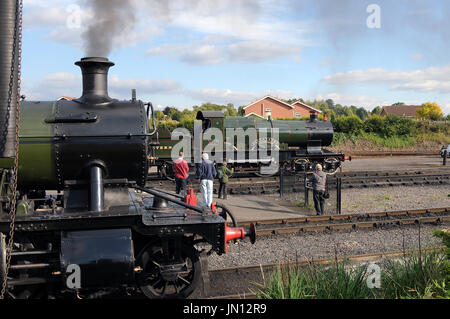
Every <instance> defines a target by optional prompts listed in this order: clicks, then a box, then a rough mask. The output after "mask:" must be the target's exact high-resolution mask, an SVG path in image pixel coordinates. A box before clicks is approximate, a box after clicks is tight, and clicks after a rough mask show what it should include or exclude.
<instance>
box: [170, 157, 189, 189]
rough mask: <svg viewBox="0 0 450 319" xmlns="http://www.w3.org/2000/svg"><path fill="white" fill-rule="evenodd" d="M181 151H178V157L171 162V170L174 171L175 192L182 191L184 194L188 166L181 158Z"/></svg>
mask: <svg viewBox="0 0 450 319" xmlns="http://www.w3.org/2000/svg"><path fill="white" fill-rule="evenodd" d="M183 155H184V154H183V152H180V157H179V158H177V159H176V160H175V161H174V162H173V170H174V172H175V185H176V192H177V194H179V193H180V191H183V193H182V195H183V196H185V195H186V184H187V178H188V174H189V166H188V164H187V163H186V161H185V160H184V159H183Z"/></svg>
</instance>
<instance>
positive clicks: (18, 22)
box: [0, 0, 23, 299]
mask: <svg viewBox="0 0 450 319" xmlns="http://www.w3.org/2000/svg"><path fill="white" fill-rule="evenodd" d="M22 11H23V0H17V2H16V19H15V24H14V38H13V50H12V57H11V74H10V77H9V91H8V113H7V114H9V111H10V110H11V102H12V99H13V96H12V95H13V87H14V67H15V63H16V50H17V53H18V54H17V55H18V56H17V94H16V97H15V98H16V99H17V104H16V117H15V120H16V123H15V124H16V125H15V141H14V166H13V171H12V176H11V179H12V182H11V184H10V189H11V192H12V199H11V204H10V218H11V221H10V224H9V239H8V244H7V247H6V267H5V271H4V274H3V276H2V277H3V281H2V290H1V292H0V299H4V297H5V293H6V290H7V285H8V272H9V268H10V266H11V253H12V248H13V244H14V223H15V219H16V200H17V173H18V166H19V165H18V164H19V128H20V123H19V121H20V84H21V64H22Z"/></svg>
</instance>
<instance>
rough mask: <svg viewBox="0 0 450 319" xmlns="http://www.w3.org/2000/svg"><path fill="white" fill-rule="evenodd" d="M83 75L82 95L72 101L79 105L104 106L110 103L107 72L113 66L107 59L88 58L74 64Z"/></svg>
mask: <svg viewBox="0 0 450 319" xmlns="http://www.w3.org/2000/svg"><path fill="white" fill-rule="evenodd" d="M75 64H76V65H78V66H79V67H80V68H81V72H82V74H83V94H82V95H81V97H80V98H78V99H76V100H74V101H76V102H79V103H85V104H87V103H89V104H106V103H109V102H111V101H112V100H113V99H111V98H110V97H109V96H108V70H109V68H110V67H111V66H113V65H114V63H113V62H111V61H109V60H108V59H107V58H101V57H88V58H82V59H81V60H80V61H78V62H75Z"/></svg>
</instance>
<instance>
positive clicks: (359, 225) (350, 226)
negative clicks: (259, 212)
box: [239, 207, 450, 236]
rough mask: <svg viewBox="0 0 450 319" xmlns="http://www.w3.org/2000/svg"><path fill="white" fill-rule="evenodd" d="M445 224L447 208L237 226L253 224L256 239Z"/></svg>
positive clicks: (449, 214)
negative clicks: (273, 236)
mask: <svg viewBox="0 0 450 319" xmlns="http://www.w3.org/2000/svg"><path fill="white" fill-rule="evenodd" d="M448 222H450V207H444V208H433V209H417V210H402V211H392V212H379V213H366V214H357V213H353V214H341V215H324V216H307V217H298V218H286V219H271V220H262V221H245V222H240V223H239V226H240V227H248V226H249V225H250V224H251V223H254V224H255V226H256V227H257V236H268V235H281V234H295V233H305V232H324V231H342V230H361V229H370V228H382V227H392V226H394V227H396V226H397V227H398V226H405V225H418V224H441V223H448Z"/></svg>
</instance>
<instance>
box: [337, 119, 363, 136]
mask: <svg viewBox="0 0 450 319" xmlns="http://www.w3.org/2000/svg"><path fill="white" fill-rule="evenodd" d="M333 125H334V129H335V130H336V132H342V133H349V134H352V135H359V134H361V132H362V128H363V122H362V121H361V119H360V118H359V117H358V116H356V115H350V116H341V117H338V118H336V119H335V120H334V122H333Z"/></svg>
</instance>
